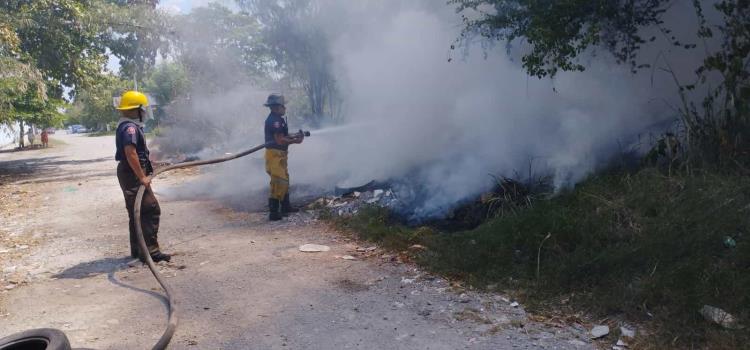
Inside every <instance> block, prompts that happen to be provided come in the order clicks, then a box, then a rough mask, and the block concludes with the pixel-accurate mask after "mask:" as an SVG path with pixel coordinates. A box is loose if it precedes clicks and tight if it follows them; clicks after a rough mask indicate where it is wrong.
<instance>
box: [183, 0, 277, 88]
mask: <svg viewBox="0 0 750 350" xmlns="http://www.w3.org/2000/svg"><path fill="white" fill-rule="evenodd" d="M174 28H175V31H176V34H175V39H176V42H175V44H174V48H175V51H176V54H177V61H178V62H179V63H180V64H181V65H182V66H183V67H184V68H185V69H186V70H187V72H188V74H189V75H190V78H191V80H192V81H193V82H194V83H195V84H199V85H200V86H201V89H202V90H203V91H207V92H213V91H215V92H218V91H222V90H224V89H226V88H228V87H234V86H236V85H238V84H242V83H244V82H246V81H248V80H258V78H259V77H265V76H266V71H267V65H268V61H269V60H268V59H267V54H266V48H265V47H264V44H263V42H262V41H261V33H260V28H259V24H258V21H257V19H256V18H255V17H253V16H251V15H249V14H247V13H238V12H234V11H232V10H230V9H228V8H226V7H224V6H221V5H218V4H209V5H208V6H206V7H199V8H195V9H193V10H192V11H191V13H189V14H186V15H182V16H179V17H177V18H175V19H174Z"/></svg>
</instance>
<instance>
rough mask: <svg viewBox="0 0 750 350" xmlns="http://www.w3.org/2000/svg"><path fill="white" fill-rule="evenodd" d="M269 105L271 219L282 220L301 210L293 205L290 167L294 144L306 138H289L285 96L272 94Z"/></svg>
mask: <svg viewBox="0 0 750 350" xmlns="http://www.w3.org/2000/svg"><path fill="white" fill-rule="evenodd" d="M265 106H266V107H268V108H270V109H271V113H270V114H269V115H268V118H266V126H265V137H266V144H268V146H266V155H265V158H266V172H267V173H268V175H269V176H270V177H271V194H270V196H269V197H270V198H269V199H268V209H269V213H268V219H269V220H271V221H277V220H281V217H282V216H286V215H288V214H289V213H292V212H296V211H299V210H297V209H294V208H292V205H291V204H290V203H289V170H288V168H287V152H288V150H289V145H290V144H299V143H302V141H303V140H304V138H305V136H304V135H303V134H298V135H297V136H290V135H289V126H288V125H287V123H286V120H285V119H284V115H285V114H286V107H285V101H284V96H283V95H280V94H271V95H270V96H268V100H267V101H266V103H265Z"/></svg>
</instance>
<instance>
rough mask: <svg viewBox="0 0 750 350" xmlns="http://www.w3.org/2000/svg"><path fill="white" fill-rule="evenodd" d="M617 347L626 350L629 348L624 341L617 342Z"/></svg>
mask: <svg viewBox="0 0 750 350" xmlns="http://www.w3.org/2000/svg"><path fill="white" fill-rule="evenodd" d="M615 345H617V346H621V347H624V348H627V347H628V343H626V342H624V341H623V340H622V339H619V340H617V344H615Z"/></svg>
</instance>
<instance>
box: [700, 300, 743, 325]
mask: <svg viewBox="0 0 750 350" xmlns="http://www.w3.org/2000/svg"><path fill="white" fill-rule="evenodd" d="M700 314H701V315H702V316H703V318H705V319H706V321H709V322H713V323H715V324H717V325H720V326H722V327H724V328H727V329H739V328H741V327H740V325H739V324H738V322H737V319H735V318H734V316H732V314H730V313H728V312H726V311H724V310H722V309H720V308H718V307H714V306H710V305H703V308H702V309H701V310H700Z"/></svg>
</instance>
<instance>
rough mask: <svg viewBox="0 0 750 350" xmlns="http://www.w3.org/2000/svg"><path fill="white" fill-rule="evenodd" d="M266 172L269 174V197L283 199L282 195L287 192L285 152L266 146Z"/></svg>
mask: <svg viewBox="0 0 750 350" xmlns="http://www.w3.org/2000/svg"><path fill="white" fill-rule="evenodd" d="M266 172H267V173H268V175H269V176H271V195H270V198H273V199H278V200H279V201H282V200H284V196H286V194H287V192H289V169H288V168H287V152H286V151H281V150H278V149H270V148H266Z"/></svg>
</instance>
